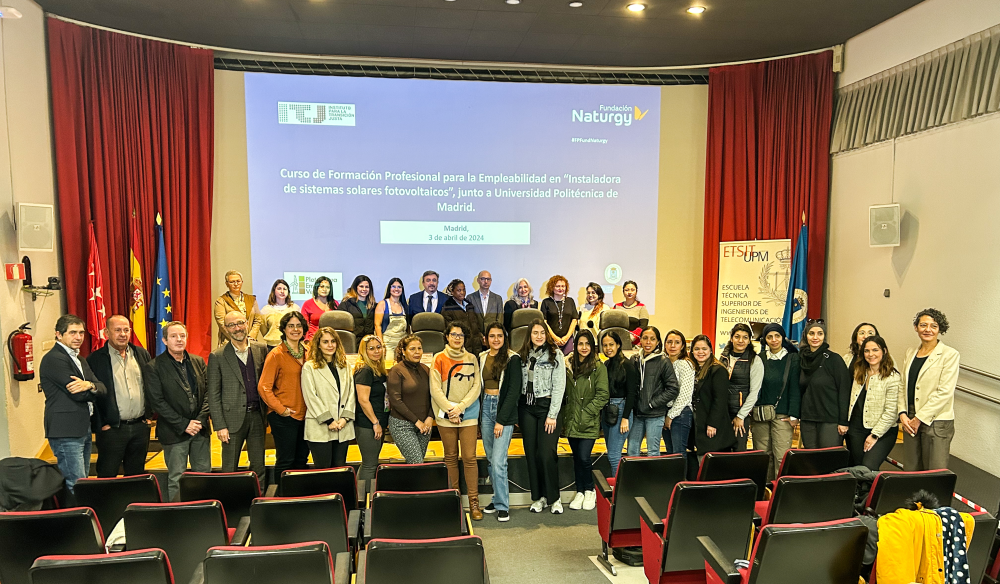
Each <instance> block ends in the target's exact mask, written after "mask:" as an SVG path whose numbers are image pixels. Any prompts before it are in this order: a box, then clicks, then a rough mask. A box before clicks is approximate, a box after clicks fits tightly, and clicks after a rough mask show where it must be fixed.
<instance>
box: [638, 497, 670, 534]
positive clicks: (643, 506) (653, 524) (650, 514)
mask: <svg viewBox="0 0 1000 584" xmlns="http://www.w3.org/2000/svg"><path fill="white" fill-rule="evenodd" d="M635 502H636V504H638V505H639V516H640V517H642V521H643V523H645V524H646V526H647V527H649V529H650V530H651V531H652V532H653V533H655V534H657V535H659V536H661V537H662V536H663V520H662V519H660V517H659V516H658V515H657V514H656V511H653V507H652V506H651V505H650V504H649V502H648V501H646V498H645V497H636V498H635Z"/></svg>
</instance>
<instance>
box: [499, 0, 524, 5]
mask: <svg viewBox="0 0 1000 584" xmlns="http://www.w3.org/2000/svg"><path fill="white" fill-rule="evenodd" d="M503 1H504V2H506V3H507V4H520V3H521V0H503Z"/></svg>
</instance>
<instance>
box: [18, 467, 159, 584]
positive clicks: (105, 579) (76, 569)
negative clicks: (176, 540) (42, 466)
mask: <svg viewBox="0 0 1000 584" xmlns="http://www.w3.org/2000/svg"><path fill="white" fill-rule="evenodd" d="M77 484H79V483H77ZM30 577H31V582H32V584H68V583H76V584H130V583H134V584H173V583H174V575H173V572H171V570H170V561H169V560H168V559H167V554H166V553H165V552H164V551H163V550H155V549H153V550H140V551H135V552H121V553H116V554H93V555H83V556H73V555H64V556H63V555H60V556H42V557H40V558H38V559H37V560H35V563H34V565H32V566H31V573H30Z"/></svg>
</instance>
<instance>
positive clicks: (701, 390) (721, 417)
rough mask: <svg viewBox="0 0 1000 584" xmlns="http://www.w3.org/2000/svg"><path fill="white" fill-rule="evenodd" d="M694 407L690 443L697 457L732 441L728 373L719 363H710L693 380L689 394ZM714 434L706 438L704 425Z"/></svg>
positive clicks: (725, 447) (720, 449) (726, 447)
mask: <svg viewBox="0 0 1000 584" xmlns="http://www.w3.org/2000/svg"><path fill="white" fill-rule="evenodd" d="M691 407H692V409H693V410H694V444H695V448H697V449H698V456H703V455H704V454H705V453H706V452H725V451H728V450H732V448H733V445H734V444H736V433H735V432H734V431H733V418H732V416H730V415H729V373H728V372H727V371H726V368H725V367H723V366H722V365H717V364H716V365H712V367H711V368H710V369H709V370H708V372H707V373H705V377H704V378H703V379H701V380H700V381H695V384H694V394H693V395H692V396H691ZM709 426H711V427H713V428H715V437H714V438H709V437H708V427H709Z"/></svg>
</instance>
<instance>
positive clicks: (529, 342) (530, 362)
mask: <svg viewBox="0 0 1000 584" xmlns="http://www.w3.org/2000/svg"><path fill="white" fill-rule="evenodd" d="M518 354H519V355H520V357H521V398H520V400H518V404H517V416H518V425H519V426H520V427H521V435H522V438H523V441H524V456H525V458H526V459H527V463H528V484H529V485H530V486H531V499H532V501H533V502H532V503H531V507H529V508H528V510H529V511H531V512H532V513H541V512H542V510H543V509H545V508H546V507H547V506H549V505H550V504H551V505H552V512H553V513H557V514H558V513H562V512H563V508H562V503H561V502H560V501H559V460H558V455H557V450H556V448H557V447H558V445H559V427H560V418H559V411H560V410H561V409H562V401H563V395H565V393H566V363H565V358H564V356H563V354H562V351H560V350H559V348H558V347H556V344H555V342H553V340H552V337H551V336H550V335H549V329H548V326H547V325H546V324H545V322H544V321H542V320H540V319H537V318H536V319H535V320H533V321H531V324H530V325H529V327H528V335H527V336H526V337H525V338H524V344H522V345H521V349H520V351H518Z"/></svg>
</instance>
